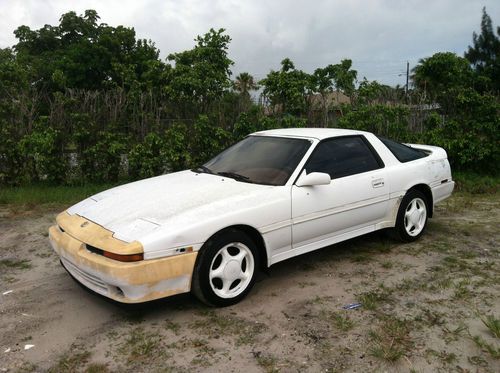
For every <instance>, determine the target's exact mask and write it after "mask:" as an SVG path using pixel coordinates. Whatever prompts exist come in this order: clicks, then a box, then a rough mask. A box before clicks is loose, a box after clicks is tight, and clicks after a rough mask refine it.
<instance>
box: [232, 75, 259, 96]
mask: <svg viewBox="0 0 500 373" xmlns="http://www.w3.org/2000/svg"><path fill="white" fill-rule="evenodd" d="M233 87H234V89H235V91H237V92H239V93H240V95H241V96H243V97H250V93H249V92H250V91H254V90H256V89H259V86H258V85H257V84H256V83H255V81H254V79H253V76H252V75H250V74H249V73H240V74H239V75H238V76H237V77H236V79H235V81H234V83H233Z"/></svg>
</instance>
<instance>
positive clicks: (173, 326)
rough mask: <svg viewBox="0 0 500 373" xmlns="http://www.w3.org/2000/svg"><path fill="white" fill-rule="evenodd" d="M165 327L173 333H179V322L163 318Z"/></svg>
mask: <svg viewBox="0 0 500 373" xmlns="http://www.w3.org/2000/svg"><path fill="white" fill-rule="evenodd" d="M165 328H166V329H168V330H171V331H172V332H173V333H174V334H175V335H179V330H180V329H181V326H180V324H179V323H176V322H175V321H171V320H165Z"/></svg>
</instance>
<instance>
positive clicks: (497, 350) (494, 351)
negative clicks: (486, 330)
mask: <svg viewBox="0 0 500 373" xmlns="http://www.w3.org/2000/svg"><path fill="white" fill-rule="evenodd" d="M472 340H473V341H474V343H475V344H476V345H477V347H479V348H480V349H481V350H482V351H485V352H488V353H489V354H490V355H491V357H492V358H494V359H500V347H496V346H493V345H492V344H491V343H488V342H486V341H485V340H484V339H483V338H481V337H480V336H478V335H475V336H474V337H472Z"/></svg>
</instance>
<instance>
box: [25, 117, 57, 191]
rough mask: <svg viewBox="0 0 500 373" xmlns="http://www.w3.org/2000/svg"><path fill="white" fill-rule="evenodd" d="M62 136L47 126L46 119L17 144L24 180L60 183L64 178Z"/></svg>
mask: <svg viewBox="0 0 500 373" xmlns="http://www.w3.org/2000/svg"><path fill="white" fill-rule="evenodd" d="M63 149H64V142H63V136H62V134H61V133H60V131H57V130H55V129H53V128H51V127H50V126H48V125H47V120H46V118H42V121H41V122H39V123H37V124H36V126H35V128H34V129H33V131H32V132H31V133H29V134H27V135H25V136H24V137H23V138H22V139H21V141H20V142H19V151H20V154H21V156H22V158H23V159H24V164H23V169H24V173H25V177H24V178H25V180H27V181H30V182H36V181H40V180H46V181H48V182H53V183H61V182H63V181H64V180H65V178H66V169H67V163H66V161H65V157H64V153H63Z"/></svg>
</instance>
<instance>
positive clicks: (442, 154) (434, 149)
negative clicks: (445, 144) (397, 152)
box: [405, 144, 448, 159]
mask: <svg viewBox="0 0 500 373" xmlns="http://www.w3.org/2000/svg"><path fill="white" fill-rule="evenodd" d="M405 145H406V146H409V147H410V148H414V149H419V150H422V151H424V152H425V153H427V154H429V155H432V156H433V158H435V159H448V154H446V150H444V149H443V148H440V147H439V146H432V145H420V144H405Z"/></svg>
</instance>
